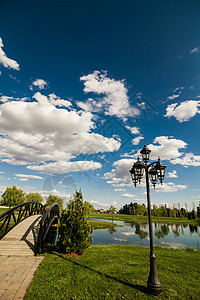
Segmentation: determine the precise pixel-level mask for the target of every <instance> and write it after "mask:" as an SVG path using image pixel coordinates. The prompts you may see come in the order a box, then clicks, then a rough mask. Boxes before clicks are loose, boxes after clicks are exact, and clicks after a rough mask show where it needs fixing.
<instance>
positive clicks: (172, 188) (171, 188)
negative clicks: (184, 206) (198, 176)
mask: <svg viewBox="0 0 200 300" xmlns="http://www.w3.org/2000/svg"><path fill="white" fill-rule="evenodd" d="M185 189H187V185H182V184H178V185H176V184H174V183H173V182H168V183H163V184H162V185H161V184H157V185H156V189H155V192H165V193H172V192H177V191H181V190H185Z"/></svg>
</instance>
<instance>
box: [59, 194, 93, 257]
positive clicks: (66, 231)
mask: <svg viewBox="0 0 200 300" xmlns="http://www.w3.org/2000/svg"><path fill="white" fill-rule="evenodd" d="M91 232H92V231H91V226H90V225H89V223H88V221H87V219H86V210H85V206H84V203H83V195H82V192H81V190H80V191H79V192H78V191H76V192H75V194H74V195H73V199H71V200H70V201H69V203H68V205H67V207H66V210H65V211H63V212H62V215H61V220H60V228H59V236H58V243H57V245H58V248H59V250H60V251H61V252H63V253H72V252H75V253H77V254H83V253H84V251H85V249H86V248H88V247H89V246H90V245H91V243H92V237H91V236H90V233H91Z"/></svg>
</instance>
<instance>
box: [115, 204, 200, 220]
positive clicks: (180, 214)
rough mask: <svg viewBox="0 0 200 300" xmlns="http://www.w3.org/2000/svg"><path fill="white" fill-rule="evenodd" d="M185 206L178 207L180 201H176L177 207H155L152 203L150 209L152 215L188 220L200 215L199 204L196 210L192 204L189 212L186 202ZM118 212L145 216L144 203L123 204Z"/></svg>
mask: <svg viewBox="0 0 200 300" xmlns="http://www.w3.org/2000/svg"><path fill="white" fill-rule="evenodd" d="M185 207H186V208H183V207H180V203H178V208H176V207H173V208H167V206H166V204H165V205H161V206H159V207H157V206H156V205H153V209H152V210H151V214H152V216H154V217H168V218H188V220H195V219H196V217H198V216H199V217H200V204H199V207H197V212H196V211H195V207H194V205H193V210H192V211H191V212H188V211H187V204H185ZM119 213H120V214H127V215H136V216H146V215H147V209H146V207H145V205H144V204H142V205H141V204H138V203H132V202H131V203H130V204H125V205H124V206H123V207H122V208H121V209H120V210H119Z"/></svg>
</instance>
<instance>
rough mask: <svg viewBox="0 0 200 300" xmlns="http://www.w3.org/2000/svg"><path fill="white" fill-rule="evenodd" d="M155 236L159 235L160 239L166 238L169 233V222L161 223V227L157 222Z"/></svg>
mask: <svg viewBox="0 0 200 300" xmlns="http://www.w3.org/2000/svg"><path fill="white" fill-rule="evenodd" d="M155 228H156V230H155V236H157V238H158V239H160V238H164V237H165V236H167V235H168V234H169V226H168V225H167V224H163V225H162V224H161V226H160V228H157V224H155Z"/></svg>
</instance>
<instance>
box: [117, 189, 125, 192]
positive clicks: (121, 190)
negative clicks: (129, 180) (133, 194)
mask: <svg viewBox="0 0 200 300" xmlns="http://www.w3.org/2000/svg"><path fill="white" fill-rule="evenodd" d="M123 191H126V189H114V192H123Z"/></svg>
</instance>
